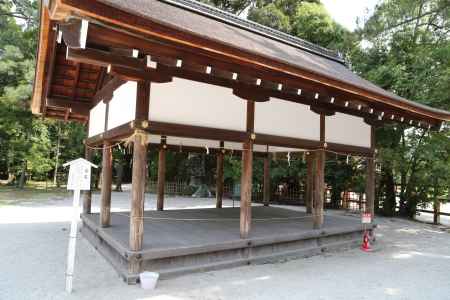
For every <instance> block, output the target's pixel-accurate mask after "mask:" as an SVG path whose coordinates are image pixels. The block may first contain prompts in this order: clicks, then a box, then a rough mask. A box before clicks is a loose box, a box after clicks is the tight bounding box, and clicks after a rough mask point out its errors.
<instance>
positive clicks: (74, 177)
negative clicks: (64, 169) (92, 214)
mask: <svg viewBox="0 0 450 300" xmlns="http://www.w3.org/2000/svg"><path fill="white" fill-rule="evenodd" d="M67 165H69V166H70V169H69V178H68V180H67V189H68V190H72V191H75V190H79V191H88V190H90V189H91V167H95V168H96V167H97V166H95V165H93V164H91V163H90V162H89V161H87V160H85V159H82V158H79V159H76V160H73V161H71V162H68V163H67V164H65V165H64V166H67Z"/></svg>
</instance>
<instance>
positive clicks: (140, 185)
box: [130, 130, 147, 268]
mask: <svg viewBox="0 0 450 300" xmlns="http://www.w3.org/2000/svg"><path fill="white" fill-rule="evenodd" d="M145 140H146V133H145V132H143V131H141V130H137V131H136V132H135V133H134V135H133V172H132V173H133V174H132V186H131V212H130V250H131V251H140V250H142V243H143V240H144V219H143V217H144V203H145V179H146V178H147V176H146V174H145V173H146V169H147V167H146V166H147V144H146V141H145ZM136 268H138V267H137V266H136Z"/></svg>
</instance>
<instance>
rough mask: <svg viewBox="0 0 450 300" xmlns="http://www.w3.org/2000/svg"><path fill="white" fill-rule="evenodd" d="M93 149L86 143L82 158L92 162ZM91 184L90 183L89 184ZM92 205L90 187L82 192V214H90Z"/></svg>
mask: <svg viewBox="0 0 450 300" xmlns="http://www.w3.org/2000/svg"><path fill="white" fill-rule="evenodd" d="M93 152H94V151H93V150H92V149H90V148H89V147H88V146H87V145H85V146H84V158H85V159H86V160H88V161H90V162H92V156H93ZM91 186H92V184H91ZM91 207H92V188H91V189H90V190H89V191H84V192H83V214H90V213H91Z"/></svg>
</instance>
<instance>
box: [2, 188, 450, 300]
mask: <svg viewBox="0 0 450 300" xmlns="http://www.w3.org/2000/svg"><path fill="white" fill-rule="evenodd" d="M70 202H71V200H70V199H64V197H61V196H59V197H54V198H50V199H49V200H48V201H39V202H33V201H28V202H20V204H16V205H15V206H3V207H1V208H0V237H1V238H2V240H1V243H0V257H1V263H0V299H1V300H7V299H8V300H9V299H94V298H95V299H154V300H180V299H205V300H206V299H346V300H347V299H450V283H449V282H450V281H449V276H448V274H449V271H450V232H449V231H448V230H447V229H445V228H443V227H438V226H432V225H427V224H421V223H417V222H412V221H407V220H402V219H390V218H378V219H377V222H378V223H379V229H378V230H377V233H376V235H377V243H376V245H375V248H374V251H373V252H372V253H365V252H362V251H360V250H358V249H355V250H351V251H346V252H341V253H332V254H327V255H323V256H316V257H312V258H308V259H300V260H290V261H286V262H283V263H276V264H265V265H252V266H246V267H240V268H234V269H227V270H221V271H214V272H208V273H199V274H192V275H186V276H182V277H178V278H175V279H169V280H162V281H160V282H159V283H158V288H157V289H156V290H155V291H145V290H142V289H141V288H139V286H127V285H125V284H124V283H123V282H122V281H121V280H120V279H119V277H118V275H116V273H115V271H114V270H113V269H112V267H110V265H109V264H108V263H107V262H106V261H105V260H104V259H103V258H102V257H101V256H100V255H99V254H98V253H97V252H96V251H95V250H94V249H93V248H92V247H91V246H90V244H89V243H88V242H87V241H86V240H84V239H83V238H80V239H79V242H78V244H77V259H76V265H75V279H74V292H73V294H72V295H67V294H66V293H65V292H64V271H65V270H64V268H65V258H66V257H65V255H66V247H67V241H68V228H69V223H68V221H69V219H70ZM166 203H167V207H168V208H181V207H183V208H186V207H208V206H209V207H213V206H214V200H213V199H187V198H169V199H167V202H166ZM225 204H226V205H228V206H232V202H231V201H229V200H226V202H225ZM236 204H238V203H236ZM112 205H113V210H116V211H118V210H126V209H128V207H129V193H128V192H124V193H114V195H113V203H112ZM146 207H147V208H152V207H155V197H154V196H153V195H147V199H146ZM294 209H301V208H294ZM95 210H98V195H95V201H94V211H95ZM328 213H338V212H328Z"/></svg>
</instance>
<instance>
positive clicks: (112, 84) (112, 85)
mask: <svg viewBox="0 0 450 300" xmlns="http://www.w3.org/2000/svg"><path fill="white" fill-rule="evenodd" d="M125 83H126V81H125V80H123V79H121V78H119V77H113V78H112V79H111V80H110V81H108V82H107V83H106V84H105V85H104V86H103V87H102V88H101V89H100V90H99V91H97V93H96V94H95V96H94V98H93V99H92V107H94V106H95V105H97V103H99V102H100V101H103V102H105V103H108V102H109V101H111V99H112V97H113V93H114V91H115V90H117V89H118V88H119V87H120V86H122V85H123V84H125Z"/></svg>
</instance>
